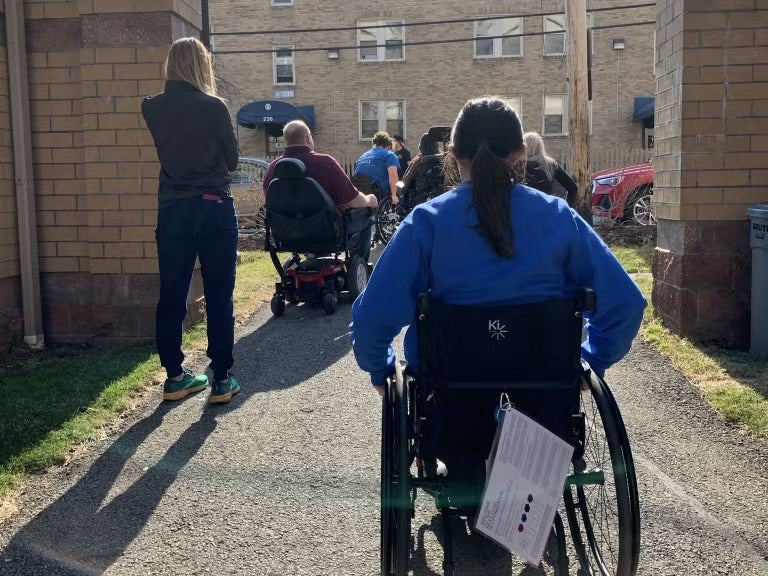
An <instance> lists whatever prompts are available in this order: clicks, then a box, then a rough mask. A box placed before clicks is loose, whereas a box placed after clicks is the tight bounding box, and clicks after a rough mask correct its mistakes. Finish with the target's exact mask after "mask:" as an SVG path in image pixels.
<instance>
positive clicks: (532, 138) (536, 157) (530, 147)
mask: <svg viewBox="0 0 768 576" xmlns="http://www.w3.org/2000/svg"><path fill="white" fill-rule="evenodd" d="M523 141H524V142H525V148H526V155H527V156H526V160H527V161H528V162H536V163H538V165H539V166H540V167H541V169H542V170H543V171H544V174H546V175H547V180H549V181H550V182H551V181H552V180H554V179H555V172H557V161H556V160H555V159H554V158H551V157H550V156H549V155H547V150H546V148H544V139H543V138H542V137H541V136H540V135H539V133H538V132H526V133H525V134H523Z"/></svg>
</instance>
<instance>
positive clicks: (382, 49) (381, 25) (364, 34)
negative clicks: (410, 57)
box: [357, 20, 405, 62]
mask: <svg viewBox="0 0 768 576" xmlns="http://www.w3.org/2000/svg"><path fill="white" fill-rule="evenodd" d="M359 26H360V29H359V30H358V31H357V45H358V46H359V47H360V50H358V60H359V61H360V62H384V61H392V60H395V61H397V60H404V59H405V56H404V53H403V36H404V32H403V22H402V20H399V21H392V22H361V23H359ZM366 26H370V28H366ZM373 26H378V27H377V28H373Z"/></svg>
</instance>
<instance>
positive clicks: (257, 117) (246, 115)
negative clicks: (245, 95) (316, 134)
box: [237, 100, 315, 128]
mask: <svg viewBox="0 0 768 576" xmlns="http://www.w3.org/2000/svg"><path fill="white" fill-rule="evenodd" d="M291 120H304V122H306V123H307V126H309V127H310V128H314V127H315V107H314V106H294V105H293V104H290V103H288V102H281V101H280V100H257V101H256V102H251V103H249V104H246V105H245V106H243V107H242V108H240V110H238V112H237V123H238V124H239V125H240V126H244V127H245V128H255V127H256V126H259V125H264V124H267V125H275V124H277V125H279V126H284V125H285V124H287V123H288V122H290V121H291Z"/></svg>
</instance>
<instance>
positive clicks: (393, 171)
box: [387, 166, 398, 204]
mask: <svg viewBox="0 0 768 576" xmlns="http://www.w3.org/2000/svg"><path fill="white" fill-rule="evenodd" d="M387 174H388V175H389V194H390V196H391V198H392V204H397V202H398V200H397V168H396V167H394V166H388V167H387Z"/></svg>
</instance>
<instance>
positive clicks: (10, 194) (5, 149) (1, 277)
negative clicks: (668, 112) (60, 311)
mask: <svg viewBox="0 0 768 576" xmlns="http://www.w3.org/2000/svg"><path fill="white" fill-rule="evenodd" d="M3 11H4V5H3V3H2V2H0V346H4V345H5V344H6V343H7V342H8V341H9V339H10V338H11V337H12V336H13V335H14V334H17V333H20V332H21V330H22V326H21V314H22V311H21V282H20V278H19V243H18V235H17V233H16V190H15V187H14V183H13V142H12V135H11V113H10V102H9V98H8V54H7V52H6V44H5V14H4V12H3Z"/></svg>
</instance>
